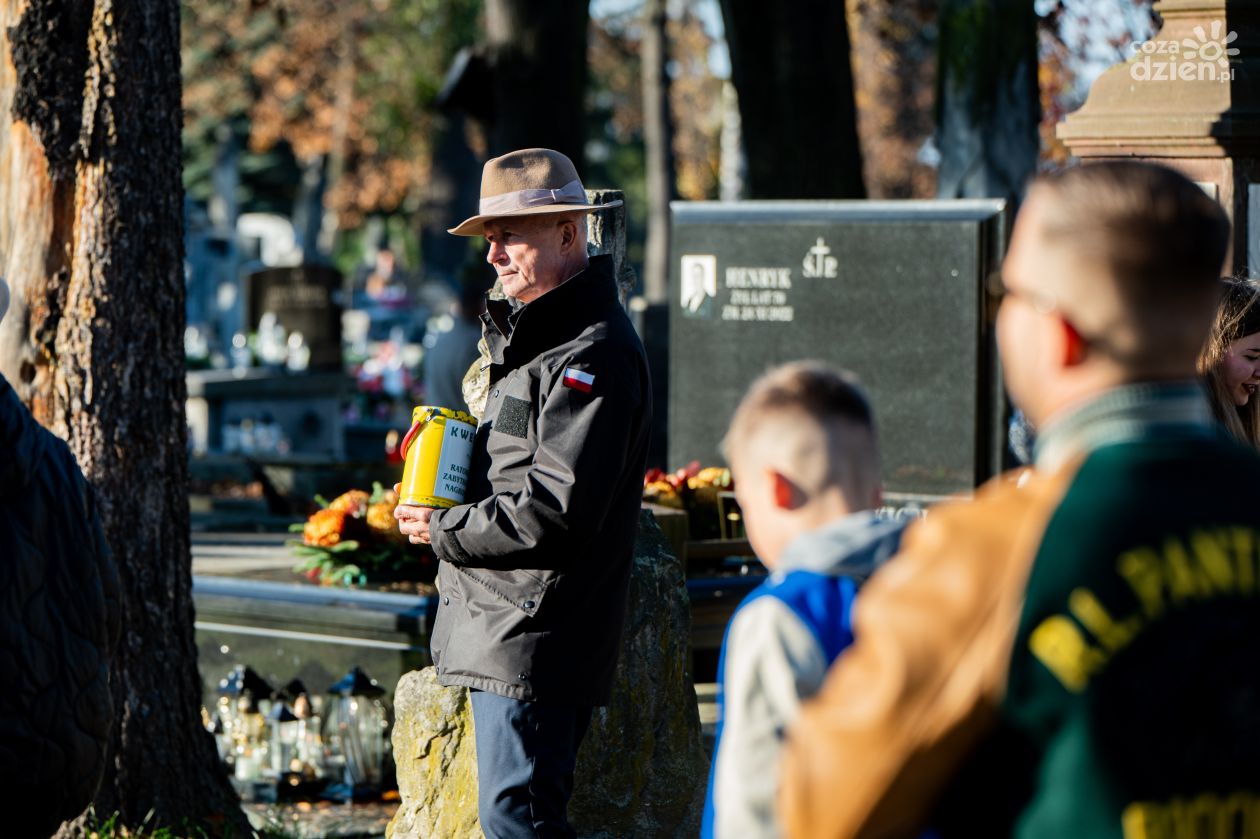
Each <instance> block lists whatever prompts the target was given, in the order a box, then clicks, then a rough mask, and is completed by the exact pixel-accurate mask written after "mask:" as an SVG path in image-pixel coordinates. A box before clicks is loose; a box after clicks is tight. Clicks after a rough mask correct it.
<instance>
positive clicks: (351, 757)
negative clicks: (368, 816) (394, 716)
mask: <svg viewBox="0 0 1260 839" xmlns="http://www.w3.org/2000/svg"><path fill="white" fill-rule="evenodd" d="M384 697H385V689H384V688H382V687H381V686H380V685H378V684H377V683H376V680H375V679H372V678H370V677H369V676H368V675H367V674H366V673H364V672H363V671H362V670H361V669H360V668H358V667H355V668H353V669H352V670H351V671H350V672H349V673H347V674H346V675H345V677H344V678H342V679H341V681H339V682H337V683H336V684H334V685H333V686H332V687H330V688H329V689H328V697H327V699H326V701H325V703H324V743H325V745H326V746H327V748H328V750H329V756H330V763H331V762H339V763H341V764H342V780H343V781H344V782H345V784H346V785H347V786H349V787H350V788H351V794H352V795H355V794H357V793H360V792H367V791H369V790H373V789H377V788H379V786H380V783H381V779H382V777H383V770H384V766H385V760H386V757H387V756H388V754H389V745H390V744H389V726H390V708H389V705H388V704H387V703H386V701H385V698H384Z"/></svg>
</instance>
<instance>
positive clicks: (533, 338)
mask: <svg viewBox="0 0 1260 839" xmlns="http://www.w3.org/2000/svg"><path fill="white" fill-rule="evenodd" d="M489 307H490V310H489V312H488V313H487V314H486V315H484V316H483V320H484V321H485V323H486V326H485V336H486V346H487V348H488V349H489V351H490V355H491V360H492V363H491V365H490V388H491V391H490V396H489V398H488V400H487V401H486V408H485V412H484V415H483V416H482V421H481V425H480V426H479V427H478V429H477V437H476V440H475V442H474V444H473V453H472V463H471V466H470V468H469V479H468V491H467V496H466V497H467V500H468V502H470V503H466V504H462V505H460V506H458V507H452V508H451V509H449V510H439V511H438V512H436V513H434V515H433V518H432V520H431V522H432V530H433V548H434V551H435V552H436V553H437V555H438V557H439V558H440V559H441V560H442V563H441V564H440V566H439V569H438V583H439V588H440V590H441V591H440V594H441V605H440V606H439V607H438V613H437V619H436V621H435V623H434V627H433V642H432V644H433V662H434V664H435V665H436V666H437V670H438V679H439V680H440V681H441V683H442V684H444V685H463V686H465V687H469V688H476V689H478V690H485V691H489V692H491V693H496V694H499V695H501V696H506V697H509V698H511V699H519V700H524V701H550V702H564V703H568V704H574V705H603V704H606V703H607V701H608V697H609V694H610V692H611V689H612V678H613V670H614V668H615V666H616V663H617V649H618V645H619V643H620V638H621V628H622V622H623V618H624V616H625V609H626V589H627V586H628V584H629V579H630V564H631V562H632V560H633V555H634V539H635V534H636V533H637V531H638V525H639V508H640V507H641V505H642V494H643V467H644V461H645V460H646V459H647V439H648V426H649V423H650V421H651V416H652V404H651V398H652V397H651V394H652V389H651V385H650V383H649V381H648V368H647V358H646V356H645V355H644V353H643V345H642V344H641V343H640V342H639V337H638V335H636V334H635V331H634V327H633V326H632V325H631V324H630V319H629V318H628V317H626V313H625V311H624V310H623V309H622V308H621V303H620V302H619V300H618V298H617V286H616V283H615V281H614V280H613V274H612V257H609V256H596V257H592V258H591V261H590V266H589V267H588V268H587V269H586V270H585V271H583V272H581V273H580V274H578V275H577V276H575V277H573V278H572V279H570V280H569V281H568V282H566V283H564V284H563V285H561V286H559V287H558V288H556V289H553V290H552V291H549V292H547V293H546V294H544V295H543V296H542V297H540V298H538V299H537V300H535V301H533V302H532V303H530V304H528V305H526V306H522V307H520V308H518V309H516V310H515V311H513V312H510V313H509V311H508V309H509V305H508V303H507V302H506V301H490V304H489Z"/></svg>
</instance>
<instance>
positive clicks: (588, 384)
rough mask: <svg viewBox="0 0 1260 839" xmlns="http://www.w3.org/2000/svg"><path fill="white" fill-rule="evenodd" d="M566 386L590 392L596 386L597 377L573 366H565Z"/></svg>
mask: <svg viewBox="0 0 1260 839" xmlns="http://www.w3.org/2000/svg"><path fill="white" fill-rule="evenodd" d="M564 386H565V387H571V388H573V389H574V390H580V391H582V392H583V393H590V392H591V388H593V387H595V377H594V376H592V375H591V374H590V373H585V372H583V371H581V370H578V369H576V368H573V367H566V368H564Z"/></svg>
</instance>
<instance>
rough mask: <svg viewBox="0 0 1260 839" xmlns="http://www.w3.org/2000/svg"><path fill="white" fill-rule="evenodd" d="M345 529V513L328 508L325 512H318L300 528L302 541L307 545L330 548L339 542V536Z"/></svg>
mask: <svg viewBox="0 0 1260 839" xmlns="http://www.w3.org/2000/svg"><path fill="white" fill-rule="evenodd" d="M345 527H346V513H345V511H343V510H334V509H333V508H332V507H331V506H330V507H329V508H328V509H327V510H320V511H318V512H317V513H315V514H314V515H313V516H311V517H310V518H309V519H307V520H306V526H305V527H303V528H302V541H303V542H305V543H306V544H308V545H316V546H318V547H322V548H331V547H332V546H333V545H336V544H337V543H338V542H340V541H341V534H342V531H344V530H345Z"/></svg>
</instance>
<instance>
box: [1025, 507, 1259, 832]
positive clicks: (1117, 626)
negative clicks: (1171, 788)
mask: <svg viewBox="0 0 1260 839" xmlns="http://www.w3.org/2000/svg"><path fill="white" fill-rule="evenodd" d="M1258 548H1260V531H1256V530H1252V529H1249V528H1244V527H1230V528H1217V529H1214V530H1206V529H1205V530H1195V531H1192V532H1191V533H1190V534H1189V536H1188V537H1187V538H1186V539H1185V540H1184V541H1183V540H1181V539H1177V538H1168V539H1166V540H1165V541H1164V543H1163V545H1162V546H1161V547H1160V548H1158V549H1157V548H1153V547H1149V546H1147V547H1139V548H1134V549H1133V550H1129V551H1125V552H1124V553H1122V554H1121V555H1120V556H1119V557H1118V558H1117V559H1116V563H1115V572H1116V574H1117V576H1119V578H1120V579H1122V580H1124V582H1125V583H1126V584H1127V585H1128V587H1129V589H1130V590H1131V591H1132V592H1133V597H1134V599H1135V600H1136V601H1137V604H1138V608H1137V609H1136V610H1132V613H1131V614H1128V615H1125V614H1124V613H1123V612H1121V613H1117V612H1116V610H1115V604H1114V603H1112V604H1110V606H1108V605H1107V604H1104V603H1103V601H1102V600H1101V599H1100V598H1099V597H1098V596H1097V595H1096V594H1095V593H1094V592H1093V591H1091V590H1090V589H1088V588H1084V587H1078V588H1075V589H1073V590H1072V591H1071V593H1070V594H1069V595H1068V602H1067V609H1066V611H1067V612H1068V613H1069V614H1070V615H1071V617H1070V618H1069V617H1068V615H1063V614H1059V615H1051V616H1050V617H1048V618H1046V619H1045V620H1043V621H1042V622H1041V623H1040V624H1038V625H1037V627H1036V628H1034V629H1033V631H1032V633H1031V634H1030V636H1029V639H1028V646H1029V650H1030V651H1031V652H1032V653H1033V655H1034V656H1035V657H1036V658H1037V659H1038V660H1039V661H1040V662H1041V663H1042V664H1044V665H1045V666H1046V668H1047V669H1048V670H1050V672H1051V673H1053V674H1054V676H1055V677H1056V678H1057V679H1058V680H1059V682H1060V683H1062V685H1063V686H1064V687H1065V688H1067V689H1068V690H1070V691H1072V692H1074V693H1079V692H1080V691H1082V690H1084V689H1085V687H1086V686H1087V685H1088V684H1089V680H1090V678H1091V677H1092V676H1093V675H1094V674H1095V673H1097V672H1098V671H1099V670H1101V669H1102V668H1103V667H1105V666H1106V664H1107V662H1108V661H1109V660H1110V659H1111V657H1112V656H1114V655H1115V654H1116V653H1118V652H1120V651H1121V650H1123V649H1125V648H1126V647H1128V646H1129V645H1130V644H1132V643H1133V641H1134V639H1135V638H1137V637H1138V636H1139V635H1141V633H1142V631H1143V630H1144V629H1145V628H1146V627H1147V626H1149V625H1150V624H1151V622H1153V621H1155V620H1158V619H1159V618H1161V617H1163V616H1164V614H1165V613H1167V612H1168V611H1169V610H1170V609H1174V610H1175V609H1178V608H1183V607H1186V606H1188V605H1191V604H1194V603H1202V602H1207V601H1210V600H1213V599H1215V598H1217V597H1254V596H1255V595H1256V594H1258V593H1260V586H1258V585H1257V578H1258V576H1260V575H1258V574H1257V567H1256V561H1257V549H1258ZM1072 618H1075V620H1073V619H1072ZM1091 636H1092V637H1091ZM1178 812H1181V811H1178ZM1151 829H1152V830H1156V831H1158V830H1162V828H1156V827H1152V828H1151ZM1152 835H1155V834H1152ZM1255 839H1260V826H1258V827H1257V833H1256V837H1255Z"/></svg>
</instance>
